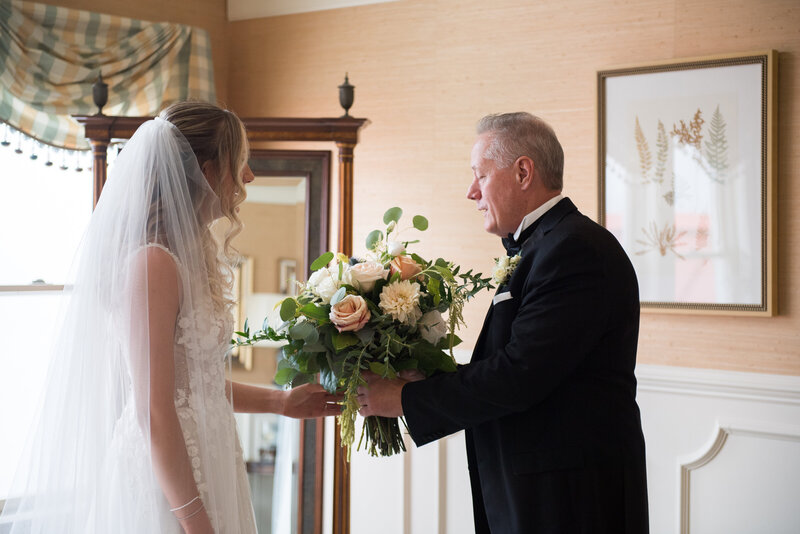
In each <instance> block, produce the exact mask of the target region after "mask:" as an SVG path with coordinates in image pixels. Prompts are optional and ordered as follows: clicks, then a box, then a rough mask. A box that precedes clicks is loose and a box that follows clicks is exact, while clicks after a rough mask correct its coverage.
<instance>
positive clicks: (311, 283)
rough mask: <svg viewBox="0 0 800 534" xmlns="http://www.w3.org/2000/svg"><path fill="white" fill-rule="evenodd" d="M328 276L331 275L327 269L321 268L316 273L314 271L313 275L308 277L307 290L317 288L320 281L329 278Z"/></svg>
mask: <svg viewBox="0 0 800 534" xmlns="http://www.w3.org/2000/svg"><path fill="white" fill-rule="evenodd" d="M330 275H331V272H330V271H329V270H328V268H327V267H323V268H322V269H320V270H318V271H314V272H313V273H311V276H309V277H308V283H307V285H308V287H309V288H312V289H313V288H315V287H317V286H318V285H319V284H320V283H321V282H322V280H324V279H325V278H328V277H330Z"/></svg>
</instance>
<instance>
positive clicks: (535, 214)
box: [514, 193, 564, 240]
mask: <svg viewBox="0 0 800 534" xmlns="http://www.w3.org/2000/svg"><path fill="white" fill-rule="evenodd" d="M562 198H564V195H562V194H561V193H559V194H558V195H556V196H554V197H553V198H551V199H550V200H548V201H547V202H545V203H544V204H542V205H541V206H539V207H538V208H536V209H535V210H533V211H532V212H530V213H529V214H527V215H526V216H525V217H523V218H522V222H521V223H519V226H518V227H517V231H516V232H514V239H515V240H518V239H519V236H520V235H521V234H522V232H523V231H524V230H525V228H527V227H529V226H530V225H532V224H533V223H534V222H536V220H537V219H538V218H539V217H541V216H542V215H544V214H545V213H547V211H548V210H549V209H550V208H552V207H553V206H555V205H556V204H558V202H559V201H560V200H561V199H562Z"/></svg>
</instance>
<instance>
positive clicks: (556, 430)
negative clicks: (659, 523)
mask: <svg viewBox="0 0 800 534" xmlns="http://www.w3.org/2000/svg"><path fill="white" fill-rule="evenodd" d="M534 225H535V229H533V230H532V231H528V232H526V233H528V234H529V235H530V236H529V237H528V238H527V239H526V240H525V241H524V243H523V245H522V250H521V260H520V262H519V264H518V266H517V269H516V270H515V271H514V273H513V275H512V276H511V278H510V279H509V280H508V282H507V284H504V285H502V286H501V287H500V288H499V289H498V295H499V294H502V293H506V292H510V298H505V299H504V300H500V299H498V298H497V297H496V298H495V300H496V302H495V303H494V304H493V305H492V307H491V308H490V310H489V312H488V314H487V316H486V320H485V322H484V325H483V329H482V331H481V333H480V337H479V338H478V342H477V344H476V346H475V351H474V353H473V357H472V361H471V362H470V363H469V364H467V365H463V366H460V367H459V369H458V371H457V372H455V373H443V374H440V375H437V376H434V377H432V378H429V379H427V380H423V381H419V382H414V383H409V384H406V386H405V387H404V388H403V392H402V402H403V411H404V413H405V417H406V421H407V424H408V427H409V430H410V432H411V437H412V438H413V439H414V441H415V443H416V444H417V445H424V444H426V443H428V442H430V441H433V440H436V439H439V438H441V437H443V436H446V435H448V434H452V433H454V432H456V431H458V430H461V429H466V443H467V458H468V463H469V470H470V479H471V481H472V496H473V506H474V514H475V528H476V533H477V534H488V533H490V532H491V533H492V534H513V533H518V534H522V533H554V534H555V533H558V534H570V533H573V532H575V533H577V532H580V533H592V534H599V533H609V534H610V533H613V534H620V533H635V534H639V533H645V532H647V531H648V515H647V487H646V486H647V485H646V479H645V451H644V438H643V436H642V428H641V421H640V416H639V408H638V406H637V404H636V379H635V377H634V374H633V370H634V366H635V362H636V347H637V340H638V331H639V290H638V285H637V282H636V275H635V273H634V270H633V267H632V265H631V263H630V260H629V259H628V257H627V256H626V254H625V252H624V251H623V249H622V247H621V246H620V245H619V243H618V242H617V240H616V239H615V238H614V237H613V236H612V235H611V234H610V233H609V232H608V231H607V230H606V229H605V228H603V227H602V226H600V225H598V224H597V223H595V222H593V221H592V220H590V219H588V218H587V217H585V216H583V215H582V214H581V213H580V212H579V211H578V210H577V208H576V207H575V205H574V204H573V203H572V202H571V201H570V200H569V199H567V198H565V199H563V200H561V201H560V202H559V203H558V204H556V205H555V206H554V207H552V208H551V209H550V210H549V211H547V213H545V214H544V215H543V216H542V217H541V218H540V219H539V220H538V221H536V222H535V223H534ZM502 298H503V297H501V299H502Z"/></svg>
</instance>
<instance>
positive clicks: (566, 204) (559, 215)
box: [472, 197, 578, 361]
mask: <svg viewBox="0 0 800 534" xmlns="http://www.w3.org/2000/svg"><path fill="white" fill-rule="evenodd" d="M577 209H578V208H576V207H575V204H573V203H572V201H571V200H570V199H569V198H566V197H565V198H563V199H562V200H561V201H559V202H558V204H556V205H555V206H553V207H552V208H550V209H549V210H547V212H546V213H545V214H544V215H542V216H541V217H540V218H539V219H537V220H536V221H534V223H533V224H531V225H530V226H529V227H528V228H526V229H525V230H523V232H522V234H520V238H519V239H518V242H519V243H520V244H521V247H522V248H521V251H520V254H522V255H523V256H524V255H525V252H526V250H530V249H531V248H532V247H534V246H535V245H536V242H537V241H539V240H540V239H542V238H543V237H544V236H545V235H547V234H548V233H549V232H550V231H551V230H552V229H553V228H555V227H556V226H557V225H558V223H559V222H561V220H562V219H563V218H564V217H566V216H567V215H568V214H570V213H572V212H574V211H577ZM494 308H495V305H494V304H492V305H490V306H489V311H487V312H486V318H485V319H484V320H483V327H481V333H480V334H479V335H478V340H477V341H476V342H475V350H474V351H473V353H472V361H478V360H481V359H483V358H485V357H486V356H487V354H486V347H484V345H485V344H486V337H487V336H488V333H489V330H490V329H491V328H492V316H493V315H494Z"/></svg>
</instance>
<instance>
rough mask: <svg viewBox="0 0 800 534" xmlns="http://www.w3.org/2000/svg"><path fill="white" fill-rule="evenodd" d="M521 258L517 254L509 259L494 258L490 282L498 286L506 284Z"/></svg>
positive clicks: (502, 257)
mask: <svg viewBox="0 0 800 534" xmlns="http://www.w3.org/2000/svg"><path fill="white" fill-rule="evenodd" d="M521 258H522V256H520V255H519V254H517V255H516V256H511V257H508V256H501V257H499V258H495V259H494V270H493V271H492V282H494V283H495V284H497V285H498V286H501V285H503V284H505V283H506V282H508V279H509V278H511V275H512V274H514V270H515V269H516V268H517V265H518V264H519V260H520V259H521Z"/></svg>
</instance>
